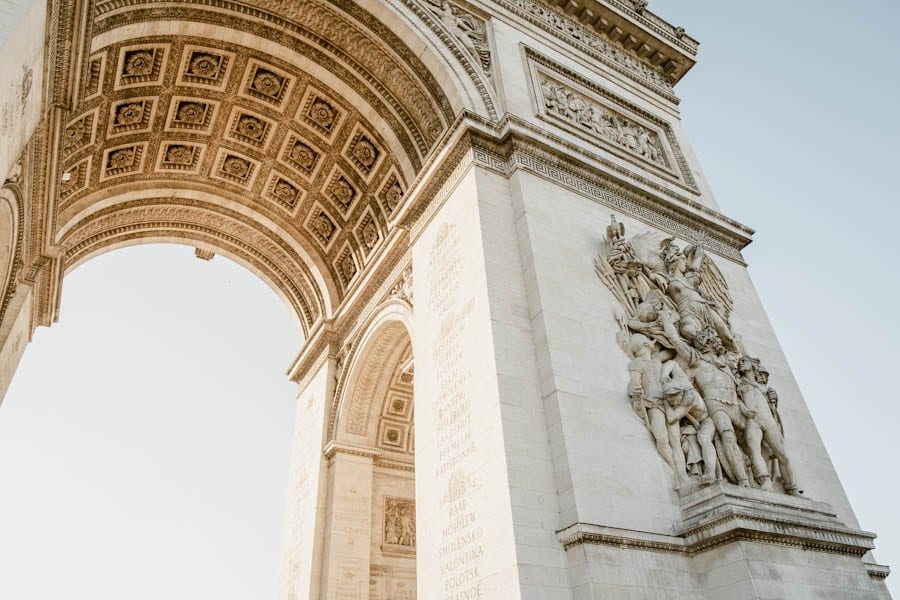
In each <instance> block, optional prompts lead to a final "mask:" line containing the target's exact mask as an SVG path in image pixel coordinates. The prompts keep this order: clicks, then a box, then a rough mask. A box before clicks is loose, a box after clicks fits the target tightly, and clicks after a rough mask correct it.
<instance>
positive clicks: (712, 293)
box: [685, 246, 734, 322]
mask: <svg viewBox="0 0 900 600" xmlns="http://www.w3.org/2000/svg"><path fill="white" fill-rule="evenodd" d="M696 252H697V246H690V247H689V248H687V249H686V250H685V254H686V255H687V257H688V259H689V260H692V259H693V258H694V254H695V253H696ZM700 293H701V294H702V295H703V297H704V298H706V299H707V300H709V301H710V302H712V303H714V304H715V308H716V312H718V313H719V314H720V315H721V316H722V318H723V319H725V321H726V322H728V319H729V318H730V317H731V311H732V309H733V308H734V300H732V298H731V294H730V293H729V291H728V282H727V281H725V277H724V276H723V275H722V271H720V270H719V267H718V266H716V263H714V262H713V260H712V259H711V258H710V257H709V256H707V255H706V254H704V256H703V260H702V261H701V262H700Z"/></svg>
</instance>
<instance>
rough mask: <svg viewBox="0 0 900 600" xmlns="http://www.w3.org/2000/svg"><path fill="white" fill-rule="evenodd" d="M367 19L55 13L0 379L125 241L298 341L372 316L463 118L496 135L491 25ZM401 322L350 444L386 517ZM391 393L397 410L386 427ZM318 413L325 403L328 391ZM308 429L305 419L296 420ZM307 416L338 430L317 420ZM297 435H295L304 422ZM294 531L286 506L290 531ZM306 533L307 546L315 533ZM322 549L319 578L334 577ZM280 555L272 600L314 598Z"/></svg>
mask: <svg viewBox="0 0 900 600" xmlns="http://www.w3.org/2000/svg"><path fill="white" fill-rule="evenodd" d="M370 8H371V7H368V6H366V5H365V4H362V3H358V2H352V1H345V0H339V1H336V2H330V1H324V0H322V1H319V0H316V1H313V2H303V3H297V2H289V1H280V0H254V1H252V2H235V1H231V0H224V1H223V0H197V1H190V2H187V1H185V2H173V3H165V4H164V5H161V4H160V3H154V2H149V1H146V0H124V1H120V0H114V1H110V0H63V2H60V3H48V8H47V10H48V19H47V24H48V25H47V27H48V30H47V32H46V37H47V40H48V44H49V47H48V50H47V54H46V56H45V57H44V63H43V77H44V79H43V80H41V81H42V82H43V84H44V88H45V90H44V94H43V97H41V98H40V102H41V105H42V108H41V111H42V114H45V118H43V119H42V121H41V122H40V124H39V125H38V129H37V130H36V132H35V134H34V135H33V136H32V138H31V140H30V141H29V143H28V145H27V146H25V147H24V148H23V149H20V150H21V161H20V163H21V164H20V167H19V168H18V171H17V172H16V173H18V174H17V175H16V181H15V182H14V183H15V184H16V186H17V188H16V189H17V192H16V193H18V194H19V196H20V197H21V198H22V202H21V203H20V206H23V207H24V208H25V217H24V218H23V219H22V220H21V221H19V223H22V224H23V225H24V228H25V230H26V232H27V239H26V240H25V243H24V244H22V243H21V242H22V238H21V236H20V237H17V238H16V240H18V243H19V244H20V246H21V247H20V248H18V249H17V251H16V256H15V257H11V258H10V260H11V261H12V262H11V264H24V265H27V268H26V269H24V270H23V272H22V274H21V276H20V277H18V279H16V280H15V281H13V278H10V281H11V284H10V285H9V286H8V287H7V290H9V291H10V293H11V294H16V293H19V292H21V294H22V299H21V300H20V301H19V302H16V303H12V304H11V305H10V306H11V310H10V311H9V313H10V314H9V315H7V317H6V318H4V323H6V324H9V327H6V328H5V329H4V330H3V332H4V336H5V338H4V340H0V341H7V340H11V342H10V344H7V345H6V346H5V347H4V348H3V358H4V365H5V366H4V372H3V376H4V377H6V379H7V380H8V378H9V377H11V374H12V371H13V370H14V368H15V365H16V363H17V362H18V358H19V357H20V356H21V353H22V351H23V350H24V348H25V346H26V345H27V343H28V341H29V340H30V336H31V333H32V331H33V330H34V328H35V327H36V326H38V325H50V324H52V323H53V322H54V321H56V320H57V319H58V316H59V308H60V305H61V302H62V297H63V295H62V289H63V288H64V278H65V274H66V273H68V272H70V271H71V270H72V269H74V268H76V267H77V266H78V265H80V264H83V263H84V262H86V261H89V260H90V259H91V258H93V257H95V256H98V255H101V254H103V253H105V252H109V251H112V250H115V249H118V248H122V247H126V246H130V245H136V244H143V243H155V242H164V243H179V244H186V245H191V246H195V247H197V249H198V253H199V254H202V255H207V256H208V255H209V254H210V253H221V254H223V255H225V256H227V257H229V258H231V259H233V260H235V261H236V262H238V263H240V264H242V265H243V266H245V267H247V268H248V269H249V270H251V271H252V272H253V273H255V274H256V275H257V276H259V277H260V278H261V279H263V280H264V281H265V282H266V283H267V284H268V285H269V286H270V287H272V288H273V289H274V290H275V291H276V292H277V293H278V294H279V295H280V296H281V297H282V299H283V300H284V301H285V303H286V304H287V305H288V306H289V307H290V308H291V310H292V312H293V313H294V315H295V317H296V320H297V322H298V324H299V328H300V330H301V332H302V334H303V337H304V339H305V340H307V341H308V342H313V341H321V340H325V339H327V335H325V334H326V333H327V331H329V330H331V329H333V327H334V323H335V322H337V321H343V322H344V323H349V322H351V321H352V320H353V319H355V318H358V316H359V315H360V314H361V313H364V312H365V313H368V312H369V311H367V310H364V309H365V307H366V305H367V303H368V304H371V302H373V301H375V300H378V299H379V297H380V295H381V293H382V291H381V290H380V287H383V283H384V282H385V281H386V280H391V279H396V274H397V273H398V269H399V270H400V271H402V270H403V269H406V268H408V264H409V258H408V256H405V252H406V249H407V248H408V244H409V240H408V231H407V228H406V227H407V226H406V225H403V226H398V224H400V223H401V222H402V221H403V219H404V215H405V214H406V213H407V212H409V209H410V204H411V197H412V195H413V194H412V190H413V188H414V187H415V186H416V185H417V183H418V182H419V179H420V177H421V175H422V174H423V172H424V171H425V170H426V169H427V168H429V167H433V166H434V162H435V160H434V157H435V156H436V155H437V154H438V153H439V152H440V151H442V150H445V149H446V148H445V145H446V140H447V138H448V134H449V133H450V132H451V130H452V128H453V126H454V124H455V123H458V122H459V119H460V118H461V115H462V114H464V113H469V114H472V115H477V116H479V117H481V118H485V119H495V118H496V117H497V109H496V99H495V97H494V94H495V92H494V89H493V86H492V84H491V81H492V77H493V74H492V72H491V69H492V65H491V56H490V46H489V44H488V41H489V40H488V35H489V31H488V28H487V25H486V18H485V15H478V14H475V13H468V12H465V13H460V12H459V11H460V10H462V9H459V8H458V7H456V8H454V9H453V10H454V11H456V13H454V14H456V15H460V14H465V16H466V18H467V21H466V23H467V24H469V25H471V24H475V25H476V28H475V29H474V30H470V33H461V31H460V30H459V28H458V27H456V26H454V24H453V22H452V21H447V19H446V15H444V18H443V19H442V11H443V10H445V9H446V7H443V6H441V3H433V2H426V3H422V2H416V1H410V0H396V1H391V2H385V3H383V4H380V5H379V6H378V7H377V8H378V10H376V11H372V12H369V9H370ZM473 31H474V32H475V33H476V34H477V35H475V36H474V37H473V36H472V34H471V33H472V32H473ZM473 40H474V45H473ZM0 258H2V257H0ZM16 261H18V262H16ZM373 281H374V282H376V283H374V284H373ZM396 302H397V304H403V303H402V302H400V301H399V300H398V301H396ZM394 308H397V307H396V306H395V307H394ZM13 309H14V310H13ZM402 310H405V311H406V316H405V317H404V322H405V325H404V327H406V328H407V329H403V331H402V336H401V337H402V339H403V340H405V342H403V344H405V345H403V346H402V347H400V350H401V351H400V353H399V354H397V355H391V360H393V361H394V362H393V366H392V367H391V369H389V370H388V371H385V373H386V377H387V379H385V380H384V381H381V382H379V386H380V387H378V389H377V390H369V392H368V393H370V394H375V395H376V396H377V395H378V394H381V396H379V397H377V398H374V399H373V400H372V401H371V410H372V411H374V412H373V415H372V418H371V419H370V421H371V423H373V425H371V427H372V428H374V429H372V431H371V432H369V431H368V430H366V433H365V435H364V436H363V437H364V438H365V440H366V444H367V445H369V446H371V447H375V448H378V447H380V448H381V449H380V450H379V452H380V453H381V454H382V455H383V457H385V460H384V461H382V464H379V465H375V466H374V468H375V469H376V470H377V471H378V473H376V474H374V475H373V476H372V477H373V481H376V483H375V486H376V487H384V486H387V487H388V488H391V486H393V488H392V489H394V490H395V491H394V492H393V495H390V494H388V495H386V496H385V497H387V498H390V499H393V500H396V499H399V500H402V501H403V502H401V504H402V506H401V504H397V505H396V506H394V505H393V504H392V506H391V507H388V508H389V510H388V511H387V512H388V513H389V514H393V512H396V513H397V515H398V516H399V515H400V513H401V512H402V513H403V518H404V519H406V518H409V514H410V511H414V504H413V498H414V487H413V470H412V447H413V446H412V444H413V439H414V436H413V431H412V429H413V426H412V398H411V383H409V382H408V381H404V380H403V378H404V377H408V376H410V373H408V372H407V371H406V370H405V369H408V368H410V365H411V362H410V360H411V359H410V355H409V353H410V351H411V350H410V348H411V342H410V333H409V331H408V327H409V325H410V323H411V316H410V314H409V313H410V309H409V306H408V305H407V304H404V305H403V308H402ZM395 325H396V323H395ZM389 329H390V328H389ZM8 330H9V331H11V333H10V334H9V335H6V334H7V333H8ZM398 332H399V330H396V329H392V330H391V331H390V332H388V331H387V330H386V331H384V332H381V333H380V334H379V335H382V334H384V335H388V334H389V333H390V335H394V334H395V333H398ZM398 339H399V338H398ZM13 342H14V343H13ZM329 343H330V342H329ZM394 349H395V350H396V349H397V348H394ZM315 350H316V346H315V344H312V343H308V344H307V347H306V348H304V352H306V353H309V352H313V351H315ZM303 356H304V355H303V354H301V356H300V357H298V361H299V360H300V359H301V358H302V357H303ZM330 360H331V358H329V361H330ZM327 364H329V365H330V364H331V363H330V362H328V363H327ZM326 368H331V367H326ZM306 371H307V372H308V374H307V375H306V376H307V377H310V376H312V374H314V373H315V371H316V369H315V368H310V369H307V370H306ZM295 379H298V382H299V383H301V386H300V387H301V389H303V388H304V385H303V382H302V381H299V379H300V378H298V377H295ZM337 391H338V392H340V390H339V389H338V390H337ZM389 391H390V393H388V392H389ZM398 392H399V393H400V394H401V395H402V394H405V397H404V398H405V402H404V404H403V407H400V408H394V409H391V406H395V405H396V406H398V407H399V404H398V402H399V401H398V398H397V397H396V393H398ZM360 393H361V392H360ZM392 394H393V395H392ZM335 397H339V395H338V394H335ZM322 399H323V401H326V399H327V402H328V404H329V405H330V404H331V395H330V393H328V392H326V393H325V394H324V395H323V396H322ZM306 416H308V414H307V413H305V412H304V411H303V410H300V411H298V422H299V420H300V419H303V418H305V417H306ZM316 420H318V421H319V422H322V423H325V422H328V421H329V420H331V421H332V422H333V418H332V417H330V416H328V415H326V414H325V411H324V410H323V412H322V414H321V415H317V416H316V417H314V421H313V422H315V421H316ZM301 429H302V435H306V433H308V432H309V426H308V422H307V423H305V424H304V426H303V427H302V428H301V427H300V426H298V431H300V430H301ZM378 436H381V437H380V438H379V440H378V441H376V438H377V437H378ZM370 438H371V439H370ZM313 439H315V436H314V435H313ZM329 441H335V438H334V437H332V436H329V437H327V438H323V439H320V440H317V441H316V443H315V445H314V448H315V450H314V451H313V452H314V456H318V457H319V458H320V459H323V455H322V449H323V447H324V445H325V443H326V442H329ZM308 462H312V463H315V458H313V459H312V461H308ZM386 473H387V474H386ZM379 482H380V483H379ZM324 491H325V488H321V489H320V490H319V491H318V493H322V492H324ZM379 498H381V499H380V500H379V502H380V504H379V508H378V510H379V511H380V512H379V516H378V518H379V519H383V518H384V514H385V502H386V500H385V499H384V498H383V497H381V496H379ZM393 500H391V502H393ZM327 501H330V500H328V499H326V502H327ZM404 502H405V504H404ZM372 510H375V508H374V504H373V507H372ZM373 518H374V517H373ZM293 519H294V513H292V512H291V509H290V508H289V510H288V523H289V527H293V528H294V529H297V528H298V527H299V526H295V525H294V523H295V521H294V520H293ZM315 527H320V526H319V525H315ZM372 527H373V528H375V529H377V530H378V531H379V532H380V534H379V535H381V537H384V535H383V534H384V531H383V529H384V528H383V527H382V526H381V525H379V526H377V528H376V527H375V526H374V525H372ZM288 537H289V538H290V537H291V535H290V534H289V536H288ZM301 537H302V538H303V540H302V543H303V544H309V545H312V546H314V547H316V546H317V545H318V544H320V540H319V538H318V537H317V536H316V533H315V532H312V535H311V536H305V537H304V536H301ZM401 538H402V540H401ZM391 539H392V538H391ZM391 539H388V540H382V542H383V543H382V544H381V545H382V546H384V548H382V547H381V546H379V549H378V557H377V558H373V559H368V558H367V562H366V563H365V565H364V567H365V569H370V567H371V568H372V569H375V570H379V569H380V571H378V572H380V573H382V574H383V575H384V576H385V578H384V581H383V585H386V586H389V587H390V588H391V589H399V588H397V587H396V585H395V584H398V585H400V587H403V586H406V590H407V591H408V592H409V593H410V594H413V595H414V594H415V562H414V560H413V559H412V558H411V557H410V547H411V546H412V545H413V544H411V543H410V542H409V536H408V534H403V535H401V536H397V539H396V540H395V541H391ZM290 543H291V542H290V541H289V542H288V544H289V545H290ZM388 546H392V547H393V548H388ZM320 551H321V550H317V549H315V548H314V549H313V556H314V559H313V561H312V562H313V563H315V564H326V565H327V560H325V561H324V562H323V559H322V557H321V556H319V555H316V554H315V553H316V552H320ZM392 553H393V554H392ZM292 556H293V555H292V553H291V551H290V549H288V550H286V552H285V561H286V562H285V564H286V569H285V576H286V579H287V580H289V582H288V583H287V584H286V589H287V588H290V589H294V590H297V589H302V588H303V586H304V585H308V586H309V587H307V588H306V589H307V592H302V593H301V596H299V597H302V596H303V595H305V594H306V593H309V594H312V595H313V596H315V592H314V591H312V590H316V589H318V585H319V582H318V577H319V574H318V573H316V572H310V573H307V574H305V575H303V576H301V577H297V572H296V565H293V566H292V563H291V560H292ZM392 569H393V570H392ZM361 572H362V571H361ZM398 573H399V575H398ZM321 581H322V584H323V585H327V582H328V577H327V574H322V576H321ZM404 582H405V583H404Z"/></svg>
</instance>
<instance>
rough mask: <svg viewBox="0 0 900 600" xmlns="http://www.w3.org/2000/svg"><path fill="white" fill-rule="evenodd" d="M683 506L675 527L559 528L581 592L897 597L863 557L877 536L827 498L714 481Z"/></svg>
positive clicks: (619, 595) (592, 594) (687, 498)
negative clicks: (843, 516) (841, 514)
mask: <svg viewBox="0 0 900 600" xmlns="http://www.w3.org/2000/svg"><path fill="white" fill-rule="evenodd" d="M681 512H682V520H681V521H680V523H679V524H678V525H677V526H676V527H675V531H673V533H672V535H659V534H652V533H646V532H639V531H631V530H624V529H617V528H612V527H603V526H601V525H593V524H588V523H577V524H575V525H572V526H571V527H568V528H566V529H564V530H562V531H560V532H559V539H560V541H561V543H562V544H563V545H564V546H565V547H566V549H567V553H568V556H569V560H570V561H571V567H572V568H573V569H575V570H581V572H582V574H583V577H584V579H585V590H586V592H587V590H589V592H587V593H586V595H585V596H584V597H586V598H598V597H615V598H625V597H629V598H631V597H634V598H638V597H642V598H643V597H650V596H649V595H650V594H660V593H662V594H663V596H660V597H666V598H705V599H722V600H726V599H727V600H734V599H737V598H790V599H792V600H794V599H797V598H842V599H843V598H889V597H890V596H889V595H888V593H887V590H886V588H884V583H883V579H884V577H886V576H887V574H888V572H889V570H888V569H887V568H886V567H883V566H880V565H875V564H872V563H867V562H866V556H867V554H868V552H869V551H870V550H872V549H873V548H874V544H873V539H874V538H875V535H874V534H872V533H869V532H866V531H860V530H857V529H853V528H851V527H847V526H846V525H845V524H843V523H842V522H841V521H840V520H839V519H838V518H837V516H836V514H835V511H834V510H833V509H832V507H831V506H830V505H828V504H826V503H824V502H816V501H814V500H810V499H807V498H802V497H796V496H789V495H785V494H781V493H773V492H767V491H762V490H756V489H747V488H740V487H738V486H735V485H732V484H729V483H716V484H713V485H709V486H704V487H702V488H699V489H696V490H694V491H692V492H689V493H686V494H683V495H682V496H681ZM653 597H656V596H655V595H654V596H653Z"/></svg>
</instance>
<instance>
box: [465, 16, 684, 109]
mask: <svg viewBox="0 0 900 600" xmlns="http://www.w3.org/2000/svg"><path fill="white" fill-rule="evenodd" d="M482 1H483V2H484V3H486V4H491V5H493V6H494V7H500V8H502V9H505V11H506V12H507V13H509V14H510V15H511V16H513V17H515V19H514V20H511V21H510V23H511V24H513V25H517V24H519V23H529V24H531V25H532V26H534V27H536V28H537V29H539V30H541V31H544V32H546V33H549V34H551V35H552V36H553V37H555V38H557V39H558V40H561V41H562V42H563V43H565V44H566V45H567V46H569V47H572V48H575V49H577V50H579V51H581V52H583V53H585V54H587V55H588V56H590V57H591V58H592V59H594V60H596V61H597V62H599V63H601V64H603V65H605V66H606V67H608V68H610V69H612V70H614V71H616V72H618V73H620V74H622V75H624V76H626V77H628V78H629V79H632V80H633V81H636V82H637V83H639V84H641V85H643V86H645V87H647V88H649V89H651V90H653V91H654V92H656V93H657V94H659V95H660V96H662V97H663V98H665V99H666V100H668V101H670V102H672V103H674V104H677V103H678V98H677V97H676V96H675V95H674V93H673V91H672V90H673V86H674V84H675V83H677V82H678V81H679V80H680V79H681V78H682V77H684V75H685V74H686V73H687V72H688V70H690V68H691V67H693V66H694V64H695V62H696V61H695V60H694V56H695V55H696V51H697V46H698V43H697V41H696V40H694V39H693V38H690V37H689V36H687V35H685V34H684V31H683V29H682V28H679V27H674V26H672V25H671V24H669V23H667V22H665V21H664V20H662V19H660V18H659V17H657V16H656V15H654V14H653V13H650V12H649V11H647V10H642V11H638V10H636V8H635V5H634V3H632V2H629V1H628V0H625V1H621V2H620V1H618V0H604V1H602V2H601V1H598V0H581V1H579V2H575V1H572V0H482Z"/></svg>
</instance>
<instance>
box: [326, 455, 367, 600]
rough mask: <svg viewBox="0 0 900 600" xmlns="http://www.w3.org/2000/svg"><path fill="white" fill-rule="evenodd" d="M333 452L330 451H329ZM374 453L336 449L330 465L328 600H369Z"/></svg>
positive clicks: (327, 528)
mask: <svg viewBox="0 0 900 600" xmlns="http://www.w3.org/2000/svg"><path fill="white" fill-rule="evenodd" d="M329 454H331V452H329ZM372 471H373V462H372V457H371V456H365V455H362V454H356V453H352V452H351V451H348V450H347V449H336V450H335V451H334V453H333V455H332V457H331V459H330V462H329V465H328V485H329V492H330V493H329V497H330V502H329V504H328V514H327V516H326V520H327V521H326V522H327V527H326V531H325V558H324V561H323V564H322V567H323V572H324V580H323V582H322V583H323V588H324V589H323V593H322V594H321V596H320V597H321V598H324V599H327V600H368V598H369V566H370V564H371V537H372Z"/></svg>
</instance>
